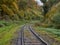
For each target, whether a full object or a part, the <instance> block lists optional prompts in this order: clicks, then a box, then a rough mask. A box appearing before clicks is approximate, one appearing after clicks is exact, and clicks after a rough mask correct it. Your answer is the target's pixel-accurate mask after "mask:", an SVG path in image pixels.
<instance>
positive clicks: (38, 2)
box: [35, 0, 43, 6]
mask: <svg viewBox="0 0 60 45" xmlns="http://www.w3.org/2000/svg"><path fill="white" fill-rule="evenodd" d="M35 1H36V2H37V4H38V5H40V6H43V3H42V2H41V1H40V0H35Z"/></svg>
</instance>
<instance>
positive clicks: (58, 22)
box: [52, 13, 60, 28]
mask: <svg viewBox="0 0 60 45" xmlns="http://www.w3.org/2000/svg"><path fill="white" fill-rule="evenodd" d="M52 23H53V24H54V26H55V28H60V13H57V14H55V15H54V16H52Z"/></svg>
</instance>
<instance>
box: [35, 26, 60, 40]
mask: <svg viewBox="0 0 60 45" xmlns="http://www.w3.org/2000/svg"><path fill="white" fill-rule="evenodd" d="M35 29H36V31H37V32H38V33H42V34H43V33H44V34H45V32H46V33H47V34H48V35H50V36H51V37H53V38H54V39H56V40H58V41H60V29H53V28H43V27H39V26H37V27H35Z"/></svg>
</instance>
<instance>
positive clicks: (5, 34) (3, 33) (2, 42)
mask: <svg viewBox="0 0 60 45" xmlns="http://www.w3.org/2000/svg"><path fill="white" fill-rule="evenodd" d="M5 23H6V24H8V25H6V26H3V27H0V45H6V44H7V43H8V42H9V40H10V39H11V38H13V36H14V32H16V31H17V30H18V29H19V28H20V26H22V25H23V24H24V23H25V22H24V21H19V22H8V23H7V22H5V21H0V24H3V25H4V24H5Z"/></svg>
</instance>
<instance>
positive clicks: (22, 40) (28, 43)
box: [12, 25, 48, 45]
mask: <svg viewBox="0 0 60 45" xmlns="http://www.w3.org/2000/svg"><path fill="white" fill-rule="evenodd" d="M14 40H15V42H14V43H13V44H12V45H48V43H47V42H46V41H44V40H43V39H42V38H41V37H39V36H38V34H37V33H35V32H34V31H33V29H32V27H31V26H28V25H25V26H23V27H22V28H21V30H20V32H18V37H17V38H16V39H14Z"/></svg>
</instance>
